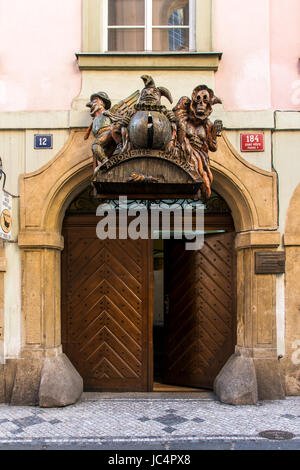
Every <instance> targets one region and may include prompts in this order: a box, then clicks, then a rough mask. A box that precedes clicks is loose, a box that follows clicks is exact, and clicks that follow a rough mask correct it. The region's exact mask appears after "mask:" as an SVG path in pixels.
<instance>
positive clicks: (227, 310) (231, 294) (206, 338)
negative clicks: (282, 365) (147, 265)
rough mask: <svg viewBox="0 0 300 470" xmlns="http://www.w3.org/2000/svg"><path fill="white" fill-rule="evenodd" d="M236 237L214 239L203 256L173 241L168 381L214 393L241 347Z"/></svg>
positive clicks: (168, 263)
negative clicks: (238, 340)
mask: <svg viewBox="0 0 300 470" xmlns="http://www.w3.org/2000/svg"><path fill="white" fill-rule="evenodd" d="M233 241H234V233H220V234H214V235H208V236H206V238H205V243H204V247H203V248H202V249H201V250H200V251H186V250H185V247H184V242H183V241H181V240H170V241H168V242H166V250H165V288H166V293H167V294H168V297H169V299H168V304H169V309H168V314H167V315H166V320H165V321H166V327H165V364H164V366H165V367H164V371H165V381H166V382H167V383H173V384H178V385H189V386H199V387H208V388H211V387H212V385H213V381H214V378H215V377H216V375H217V374H218V372H219V371H220V369H221V368H222V367H223V365H224V364H225V362H226V361H227V359H228V358H229V356H230V355H231V354H232V353H233V352H234V346H235V329H236V328H235V316H236V314H235V257H234V248H233Z"/></svg>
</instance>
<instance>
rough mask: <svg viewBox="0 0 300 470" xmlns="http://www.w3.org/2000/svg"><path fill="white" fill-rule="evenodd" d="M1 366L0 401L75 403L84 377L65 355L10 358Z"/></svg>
mask: <svg viewBox="0 0 300 470" xmlns="http://www.w3.org/2000/svg"><path fill="white" fill-rule="evenodd" d="M0 367H2V369H0V402H1V401H2V402H5V403H10V404H11V405H32V406H41V407H60V406H67V405H71V404H73V403H76V402H77V401H78V400H79V398H80V396H81V394H82V392H83V380H82V378H81V376H80V375H79V373H78V372H77V370H76V369H75V368H74V366H73V365H72V364H71V362H70V361H69V359H68V358H67V356H66V355H65V354H63V353H59V354H57V355H54V356H50V357H44V358H33V359H32V358H30V359H27V358H24V359H11V360H8V361H7V363H6V364H5V365H3V366H0Z"/></svg>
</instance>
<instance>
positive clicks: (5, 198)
mask: <svg viewBox="0 0 300 470" xmlns="http://www.w3.org/2000/svg"><path fill="white" fill-rule="evenodd" d="M11 224H12V196H11V195H10V194H8V193H7V192H6V191H3V193H2V201H1V211H0V238H4V239H5V240H12V234H11Z"/></svg>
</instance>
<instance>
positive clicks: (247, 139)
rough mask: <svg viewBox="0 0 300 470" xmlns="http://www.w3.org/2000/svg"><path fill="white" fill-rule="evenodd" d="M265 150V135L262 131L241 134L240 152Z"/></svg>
mask: <svg viewBox="0 0 300 470" xmlns="http://www.w3.org/2000/svg"><path fill="white" fill-rule="evenodd" d="M264 150H265V135H264V133H263V132H250V133H243V134H241V152H263V151H264Z"/></svg>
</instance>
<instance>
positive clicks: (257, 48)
mask: <svg viewBox="0 0 300 470" xmlns="http://www.w3.org/2000/svg"><path fill="white" fill-rule="evenodd" d="M213 47H214V50H220V51H222V52H223V56H222V60H221V62H220V66H219V70H218V72H217V73H216V89H215V91H216V93H217V94H219V95H220V96H222V99H223V104H224V108H225V109H228V110H229V109H230V110H241V109H243V110H262V109H269V108H270V107H271V90H270V85H271V83H270V2H269V0H252V1H251V2H245V1H243V2H241V1H240V0H226V2H225V1H224V0H215V1H214V41H213Z"/></svg>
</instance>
